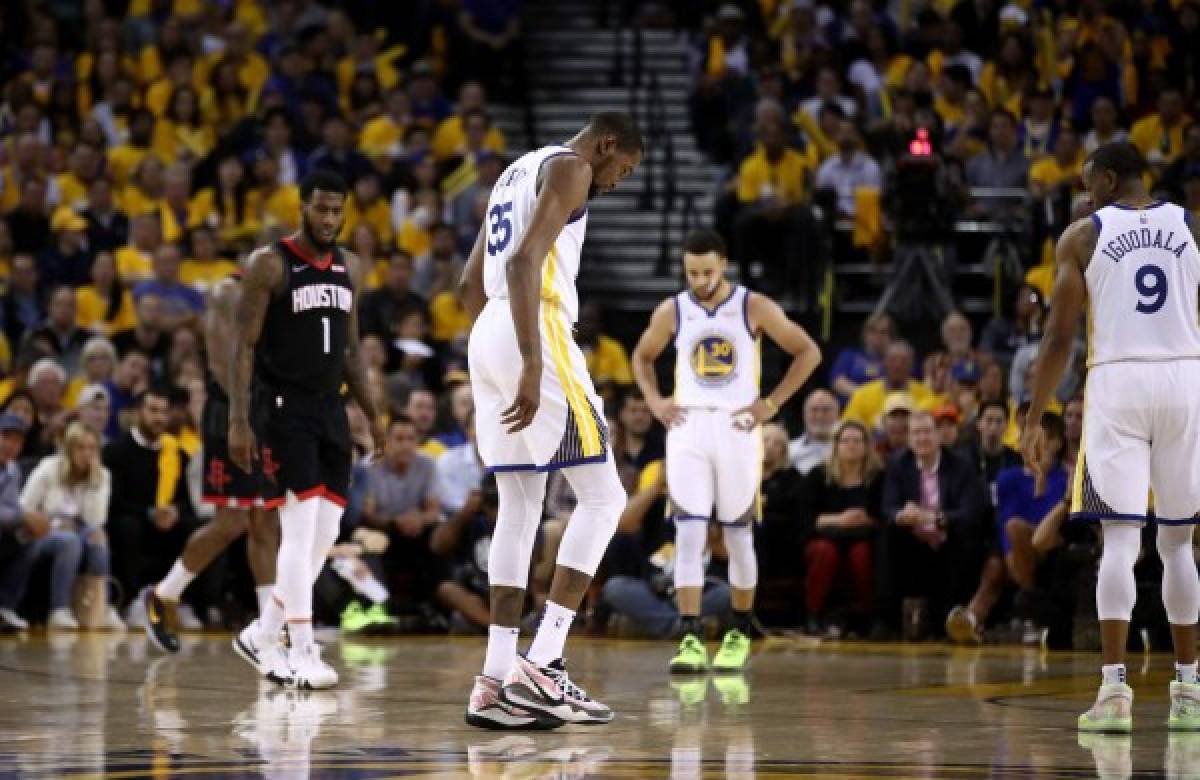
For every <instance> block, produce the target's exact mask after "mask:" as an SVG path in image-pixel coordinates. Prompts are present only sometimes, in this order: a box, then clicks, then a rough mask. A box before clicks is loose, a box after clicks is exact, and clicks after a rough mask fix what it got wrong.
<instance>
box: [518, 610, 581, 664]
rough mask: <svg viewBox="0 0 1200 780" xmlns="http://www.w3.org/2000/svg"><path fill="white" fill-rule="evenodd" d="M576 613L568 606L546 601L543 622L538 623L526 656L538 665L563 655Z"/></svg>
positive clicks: (555, 659)
mask: <svg viewBox="0 0 1200 780" xmlns="http://www.w3.org/2000/svg"><path fill="white" fill-rule="evenodd" d="M574 619H575V613H574V612H572V611H571V610H569V609H567V608H566V607H564V606H562V605H560V604H555V603H554V602H553V601H547V602H546V609H545V610H544V611H543V612H542V622H541V624H540V625H538V630H537V635H536V636H534V638H533V644H531V645H530V646H529V652H527V653H525V657H526V658H528V659H529V660H530V662H532V663H534V664H536V665H538V666H546V665H547V664H549V663H550V662H551V661H557V660H558V659H559V658H562V656H563V647H564V646H566V644H567V634H569V633H570V632H571V621H572V620H574Z"/></svg>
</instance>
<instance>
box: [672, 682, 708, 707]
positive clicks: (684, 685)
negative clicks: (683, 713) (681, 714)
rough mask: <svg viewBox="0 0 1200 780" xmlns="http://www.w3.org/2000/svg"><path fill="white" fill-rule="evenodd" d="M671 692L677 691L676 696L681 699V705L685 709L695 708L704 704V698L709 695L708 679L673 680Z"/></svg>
mask: <svg viewBox="0 0 1200 780" xmlns="http://www.w3.org/2000/svg"><path fill="white" fill-rule="evenodd" d="M671 690H673V691H675V695H677V696H678V697H679V703H680V704H682V705H683V706H685V707H695V706H697V705H699V704H703V703H704V697H705V696H707V695H708V679H707V678H705V677H700V678H698V679H690V680H689V679H686V678H684V679H683V680H678V681H677V680H672V681H671Z"/></svg>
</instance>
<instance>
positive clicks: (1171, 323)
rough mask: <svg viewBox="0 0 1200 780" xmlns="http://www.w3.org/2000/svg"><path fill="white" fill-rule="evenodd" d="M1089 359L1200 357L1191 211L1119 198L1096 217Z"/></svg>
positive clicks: (1199, 272) (1198, 276) (1198, 257)
mask: <svg viewBox="0 0 1200 780" xmlns="http://www.w3.org/2000/svg"><path fill="white" fill-rule="evenodd" d="M1092 221H1093V222H1094V223H1095V224H1096V229H1097V231H1098V232H1099V234H1100V235H1099V238H1098V239H1097V241H1096V251H1095V253H1094V254H1093V255H1092V260H1091V262H1090V263H1088V267H1087V273H1086V274H1084V276H1085V278H1086V280H1087V292H1088V365H1089V366H1097V365H1102V364H1104V363H1115V362H1120V361H1148V360H1149V361H1156V360H1177V359H1181V358H1200V319H1198V318H1200V314H1198V311H1200V310H1198V309H1197V288H1198V287H1200V252H1198V251H1197V249H1196V244H1195V241H1193V240H1192V231H1191V230H1190V229H1189V227H1188V216H1187V212H1186V211H1184V209H1182V208H1180V207H1179V206H1176V205H1173V204H1170V203H1155V204H1153V205H1149V206H1146V207H1145V208H1142V209H1131V208H1129V207H1128V206H1122V205H1119V204H1114V205H1112V206H1107V207H1105V208H1102V209H1100V210H1099V211H1097V212H1096V213H1095V214H1093V215H1092Z"/></svg>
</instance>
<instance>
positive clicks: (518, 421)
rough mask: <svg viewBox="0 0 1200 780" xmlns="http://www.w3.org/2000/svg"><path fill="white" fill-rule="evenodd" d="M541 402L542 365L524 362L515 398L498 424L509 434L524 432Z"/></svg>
mask: <svg viewBox="0 0 1200 780" xmlns="http://www.w3.org/2000/svg"><path fill="white" fill-rule="evenodd" d="M541 401H542V365H541V363H531V362H529V361H526V362H525V365H523V366H522V367H521V379H520V380H519V381H518V382H517V397H516V398H515V399H513V402H512V405H511V406H509V407H508V408H507V409H505V410H504V414H502V415H501V416H500V423H501V424H502V425H505V426H507V427H508V432H509V433H516V432H518V431H523V430H525V429H526V428H528V427H529V425H530V423H532V422H533V417H534V415H536V414H537V410H538V405H539V404H541Z"/></svg>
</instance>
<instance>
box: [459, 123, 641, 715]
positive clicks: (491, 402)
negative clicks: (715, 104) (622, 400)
mask: <svg viewBox="0 0 1200 780" xmlns="http://www.w3.org/2000/svg"><path fill="white" fill-rule="evenodd" d="M641 157H642V138H641V134H640V132H639V131H638V129H637V127H636V126H635V124H634V122H633V120H632V118H630V117H629V116H628V115H626V114H621V113H600V114H596V115H595V116H593V117H592V118H591V120H590V121H589V122H588V124H587V126H586V127H584V128H583V129H582V130H581V131H580V132H579V133H578V134H577V135H576V136H575V137H574V138H572V139H571V140H570V141H568V142H567V143H566V144H564V145H562V146H547V147H544V148H542V149H538V150H537V151H533V152H530V153H528V154H526V155H524V156H523V157H521V158H519V159H518V160H517V161H516V162H514V163H513V164H512V165H510V166H509V167H508V168H507V169H506V170H505V171H504V172H503V173H502V174H501V175H500V178H499V180H498V181H497V183H496V185H495V186H494V187H493V189H492V194H491V197H490V198H489V200H488V207H487V218H486V219H485V220H484V224H483V227H482V229H481V230H480V233H479V237H478V238H477V239H476V241H475V247H474V249H472V250H471V255H470V258H469V259H468V261H467V266H466V268H465V269H464V271H463V279H462V294H463V299H464V303H465V305H466V307H467V310H468V311H470V312H471V313H472V314H475V315H477V318H476V320H475V324H474V326H473V327H472V329H471V337H470V342H469V344H468V351H467V357H468V360H469V363H470V371H471V387H472V391H473V394H474V396H475V410H476V416H475V427H476V437H477V441H478V447H479V454H480V456H481V458H482V460H483V463H484V465H485V466H487V468H488V469H489V470H491V471H492V472H494V473H495V474H496V486H497V491H498V494H499V511H498V514H497V518H496V528H495V531H494V533H493V535H492V546H491V550H490V552H489V554H488V578H489V580H490V585H491V627H490V629H489V632H488V647H487V657H486V659H485V660H484V664H483V674H482V675H480V676H479V677H476V678H475V686H474V689H473V690H472V692H471V698H470V703H469V704H468V707H467V715H466V719H467V722H468V723H470V724H471V725H474V726H479V727H482V728H495V729H511V728H552V727H555V726H559V725H562V724H563V722H573V723H607V722H608V721H610V720H612V717H613V714H612V710H610V709H609V708H608V707H606V706H605V705H603V704H601V703H600V702H598V701H595V700H594V699H592V698H591V697H589V696H588V695H587V693H585V692H584V691H583V690H582V689H581V688H579V687H578V686H576V685H574V684H573V683H572V682H571V681H570V679H568V677H567V672H566V669H565V667H564V666H563V661H562V655H563V646H564V645H565V643H566V640H567V632H568V631H569V630H570V628H571V621H572V620H573V619H574V617H575V611H576V610H577V609H578V608H579V604H580V602H581V601H582V600H583V596H584V593H585V591H586V590H587V587H588V584H589V583H590V582H591V579H592V575H594V574H595V573H596V567H597V566H599V564H600V558H601V556H603V554H604V551H605V549H607V547H608V543H609V541H610V540H611V539H612V535H613V532H614V531H615V530H616V526H617V519H618V518H619V517H620V514H621V511H622V510H623V509H624V507H625V499H626V496H625V489H624V488H623V487H622V485H621V480H620V479H619V478H618V476H617V469H616V465H615V463H614V462H613V458H612V456H611V453H610V448H609V441H608V431H607V429H606V428H605V425H604V417H603V414H604V409H603V406H602V405H601V402H600V398H599V396H597V395H596V390H595V388H594V387H593V385H592V379H591V377H590V376H588V373H587V366H586V364H585V362H584V357H583V352H582V351H581V350H580V349H579V346H578V345H577V344H576V343H575V341H574V340H573V339H572V338H571V336H570V333H571V327H572V326H573V325H574V323H575V321H576V319H577V318H578V316H579V297H578V294H577V293H576V290H575V276H576V274H578V272H579V260H580V255H581V251H582V249H583V239H584V232H585V230H586V229H587V205H588V201H589V200H590V199H591V198H593V197H595V196H596V195H598V194H600V193H603V192H609V191H611V190H612V189H613V188H614V187H616V186H617V183H618V182H620V181H621V180H622V179H624V178H625V177H626V176H628V175H629V174H630V173H631V172H632V171H633V169H634V168H635V167H637V165H638V163H639V162H640V160H641ZM485 299H486V306H485V305H484V303H485ZM555 469H563V470H564V473H565V476H566V479H567V481H568V482H569V483H570V484H571V487H572V488H573V489H574V491H575V495H576V498H578V501H579V503H578V505H577V507H576V509H575V512H574V513H573V514H572V515H571V519H570V521H569V523H568V525H567V529H566V531H565V532H564V533H563V537H562V542H561V545H560V547H559V553H558V560H557V564H558V565H557V567H556V568H555V571H554V579H553V581H552V582H551V585H550V596H549V599H548V601H547V602H546V607H545V611H544V613H543V615H542V621H541V625H540V626H539V627H538V631H537V635H536V636H535V637H534V640H533V644H532V645H530V647H529V649H528V650H527V651H526V653H525V655H524V656H523V657H521V656H518V655H517V625H518V623H519V621H520V618H521V606H522V603H523V602H524V600H525V584H526V581H527V579H528V577H529V558H530V554H531V552H532V549H533V543H534V538H535V535H536V533H537V530H538V525H539V523H540V522H541V518H542V504H543V501H544V498H545V492H546V473H547V472H548V471H552V470H555Z"/></svg>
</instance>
